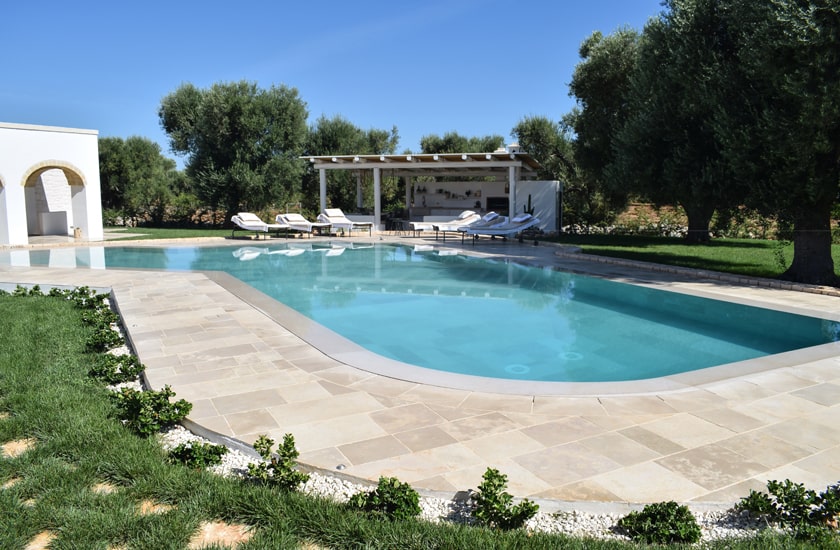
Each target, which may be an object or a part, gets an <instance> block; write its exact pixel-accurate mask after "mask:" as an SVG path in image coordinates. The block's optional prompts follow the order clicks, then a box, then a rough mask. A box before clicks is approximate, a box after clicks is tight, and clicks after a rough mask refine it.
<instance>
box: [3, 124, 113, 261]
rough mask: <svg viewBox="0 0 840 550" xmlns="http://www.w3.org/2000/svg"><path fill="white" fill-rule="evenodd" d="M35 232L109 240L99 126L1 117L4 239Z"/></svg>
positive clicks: (24, 240) (25, 239) (10, 241)
mask: <svg viewBox="0 0 840 550" xmlns="http://www.w3.org/2000/svg"><path fill="white" fill-rule="evenodd" d="M30 235H66V236H70V237H75V238H76V239H79V240H86V241H101V240H103V229H102V200H101V192H100V183H99V136H98V132H97V131H96V130H79V129H75V128H58V127H52V126H34V125H29V124H11V123H5V122H0V245H12V246H15V245H26V244H29V236H30Z"/></svg>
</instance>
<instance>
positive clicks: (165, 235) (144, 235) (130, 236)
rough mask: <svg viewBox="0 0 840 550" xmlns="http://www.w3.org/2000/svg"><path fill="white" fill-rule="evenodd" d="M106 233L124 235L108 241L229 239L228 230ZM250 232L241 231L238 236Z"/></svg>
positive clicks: (115, 229) (140, 229)
mask: <svg viewBox="0 0 840 550" xmlns="http://www.w3.org/2000/svg"><path fill="white" fill-rule="evenodd" d="M105 231H106V232H115V233H125V234H126V236H125V237H122V238H118V239H109V240H116V241H121V240H132V241H133V240H149V239H194V238H199V237H230V229H168V228H167V229H163V228H159V227H106V228H105ZM249 233H250V232H245V231H241V232H240V233H239V234H240V235H245V234H249Z"/></svg>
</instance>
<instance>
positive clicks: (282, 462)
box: [248, 434, 309, 491]
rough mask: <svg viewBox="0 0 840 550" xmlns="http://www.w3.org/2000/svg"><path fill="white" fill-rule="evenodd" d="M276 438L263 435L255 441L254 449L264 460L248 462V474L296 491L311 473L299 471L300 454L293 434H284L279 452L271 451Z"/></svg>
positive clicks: (260, 480)
mask: <svg viewBox="0 0 840 550" xmlns="http://www.w3.org/2000/svg"><path fill="white" fill-rule="evenodd" d="M272 446H274V440H273V439H271V438H270V437H268V436H266V435H261V436H260V437H259V438H257V440H256V441H255V442H254V450H255V451H257V454H259V455H260V457H262V459H263V462H260V463H253V462H252V463H250V464H248V475H250V476H251V478H253V479H254V480H256V481H259V482H262V483H266V484H270V485H274V486H277V487H280V488H281V489H284V490H287V491H294V490H296V489H297V487H298V486H299V485H300V484H302V483H306V481H307V480H308V479H309V474H305V473H303V472H299V471H297V469H296V467H297V462H295V460H296V459H297V457H298V456H299V454H300V453H298V451H297V449H296V448H295V438H294V436H293V435H292V434H286V435H284V436H283V444H282V445H280V446H279V447H278V448H277V454H276V455H275V454H273V453H272V452H271V447H272Z"/></svg>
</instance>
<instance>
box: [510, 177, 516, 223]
mask: <svg viewBox="0 0 840 550" xmlns="http://www.w3.org/2000/svg"><path fill="white" fill-rule="evenodd" d="M508 184H509V186H510V195H509V196H508V215H509V216H510V217H511V218H513V217H514V216H516V167H515V166H510V167H508Z"/></svg>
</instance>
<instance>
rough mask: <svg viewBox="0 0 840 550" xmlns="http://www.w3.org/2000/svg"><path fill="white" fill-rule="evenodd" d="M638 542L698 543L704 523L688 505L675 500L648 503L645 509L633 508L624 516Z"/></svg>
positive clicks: (621, 524) (627, 528)
mask: <svg viewBox="0 0 840 550" xmlns="http://www.w3.org/2000/svg"><path fill="white" fill-rule="evenodd" d="M618 527H620V528H621V529H624V530H625V531H626V532H627V534H628V535H629V536H630V538H631V539H633V540H634V541H635V542H645V543H648V544H673V543H683V542H686V543H695V542H697V541H698V540H700V535H701V532H700V526H699V525H698V524H697V519H696V518H695V517H694V514H692V513H691V510H689V509H688V507H687V506H684V505H680V504H677V503H676V502H674V501H668V502H657V503H655V504H648V505H647V506H645V507H644V508H643V509H642V511H641V512H630V513H629V514H627V515H626V516H624V517H623V518H621V519H620V520H618Z"/></svg>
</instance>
